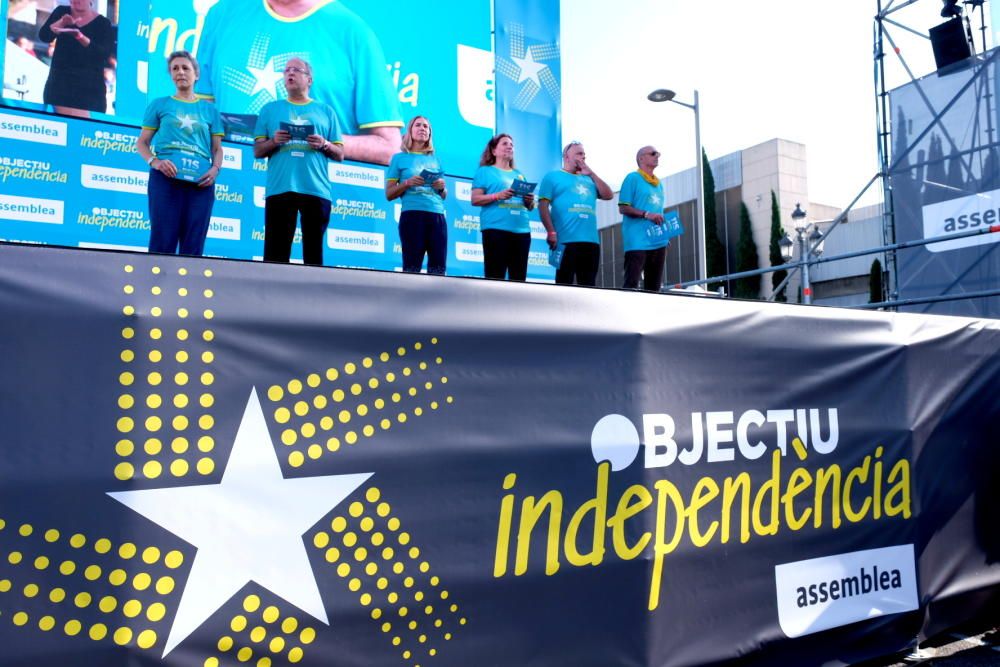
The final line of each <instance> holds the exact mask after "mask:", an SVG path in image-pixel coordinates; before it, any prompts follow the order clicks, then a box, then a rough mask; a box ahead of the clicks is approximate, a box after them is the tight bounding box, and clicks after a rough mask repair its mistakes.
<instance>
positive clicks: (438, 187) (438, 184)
mask: <svg viewBox="0 0 1000 667" xmlns="http://www.w3.org/2000/svg"><path fill="white" fill-rule="evenodd" d="M431 187H432V188H434V189H435V190H437V191H438V192H441V191H442V190H444V188H445V182H444V179H443V178H439V179H437V180H436V181H434V182H433V183H431Z"/></svg>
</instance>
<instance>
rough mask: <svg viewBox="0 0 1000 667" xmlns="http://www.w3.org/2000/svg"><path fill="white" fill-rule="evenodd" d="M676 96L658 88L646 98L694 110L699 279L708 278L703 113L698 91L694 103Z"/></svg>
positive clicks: (670, 91) (695, 92)
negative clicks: (702, 140) (702, 131)
mask: <svg viewBox="0 0 1000 667" xmlns="http://www.w3.org/2000/svg"><path fill="white" fill-rule="evenodd" d="M676 96H677V93H675V92H674V91H672V90H669V89H666V88H658V89H656V90H654V91H653V92H651V93H650V94H649V95H647V96H646V99H648V100H649V101H650V102H673V103H674V104H679V105H681V106H682V107H687V108H688V109H691V110H692V111H694V149H695V153H696V155H695V163H694V164H695V169H696V170H697V176H696V178H697V180H698V205H697V207H696V208H697V214H698V216H697V217H698V279H699V280H706V279H707V278H708V259H707V253H706V252H705V168H704V165H703V164H702V158H701V156H702V149H701V115H700V107H699V106H698V91H697V90H696V91H694V104H688V103H686V102H681V101H679V100H676V99H674V98H675V97H676Z"/></svg>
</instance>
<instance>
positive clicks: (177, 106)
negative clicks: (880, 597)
mask: <svg viewBox="0 0 1000 667" xmlns="http://www.w3.org/2000/svg"><path fill="white" fill-rule="evenodd" d="M142 129H144V130H154V131H155V132H156V134H154V135H153V141H152V147H153V152H154V153H155V154H156V157H158V158H159V159H161V160H166V159H170V157H171V156H172V155H173V156H176V155H177V154H178V153H187V154H194V155H197V156H198V157H200V158H201V159H203V160H208V164H207V165H205V169H206V170H207V169H208V167H211V166H212V137H213V136H220V137H221V136H222V135H223V134H224V131H223V128H222V116H220V115H219V110H218V109H216V108H215V105H214V104H212V103H211V102H206V101H205V100H196V101H194V102H187V101H185V100H182V99H178V98H176V97H173V96H171V97H158V98H156V99H155V100H153V101H152V102H150V103H149V106H147V107H146V113H145V115H144V116H143V117H142Z"/></svg>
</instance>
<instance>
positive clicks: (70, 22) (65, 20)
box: [49, 14, 76, 35]
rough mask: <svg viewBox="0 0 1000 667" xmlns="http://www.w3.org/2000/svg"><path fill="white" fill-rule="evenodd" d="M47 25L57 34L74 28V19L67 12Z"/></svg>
mask: <svg viewBox="0 0 1000 667" xmlns="http://www.w3.org/2000/svg"><path fill="white" fill-rule="evenodd" d="M49 27H50V28H51V29H52V32H54V33H56V34H57V35H58V34H60V33H63V32H66V31H67V30H76V19H74V18H73V17H72V16H70V15H69V14H63V15H62V17H60V19H59V20H58V21H56V22H55V23H53V24H52V25H51V26H49Z"/></svg>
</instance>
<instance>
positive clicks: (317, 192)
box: [254, 100, 343, 199]
mask: <svg viewBox="0 0 1000 667" xmlns="http://www.w3.org/2000/svg"><path fill="white" fill-rule="evenodd" d="M282 123H288V124H289V125H312V126H313V127H314V128H315V132H316V134H318V135H320V136H321V137H324V138H325V139H326V140H327V141H329V142H330V143H334V144H339V143H343V142H342V141H341V138H340V124H339V123H338V122H337V116H336V114H334V112H333V109H332V108H331V107H330V105H328V104H323V103H322V102H316V101H315V100H310V101H308V102H305V103H303V104H296V103H295V102H290V101H289V100H279V101H277V102H271V103H270V104H265V105H264V108H263V109H261V110H260V115H259V116H258V117H257V127H256V129H255V130H254V137H255V138H257V139H261V138H263V139H268V138H270V137H273V136H274V133H275V132H277V131H278V130H280V129H281V124H282ZM328 164H329V158H327V157H326V155H324V154H323V153H322V152H321V151H318V150H316V149H314V148H312V147H310V146H309V143H308V142H307V141H306V140H305V139H300V140H295V139H293V140H292V141H289V142H288V143H287V144H285V145H283V146H281V147H280V148H278V150H276V151H275V152H274V153H272V154H271V156H270V157H269V158H268V161H267V196H268V197H271V196H273V195H280V194H283V193H285V192H297V193H299V194H303V195H313V196H316V197H320V198H322V199H330V198H331V195H330V176H329V172H328V171H327V169H328Z"/></svg>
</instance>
